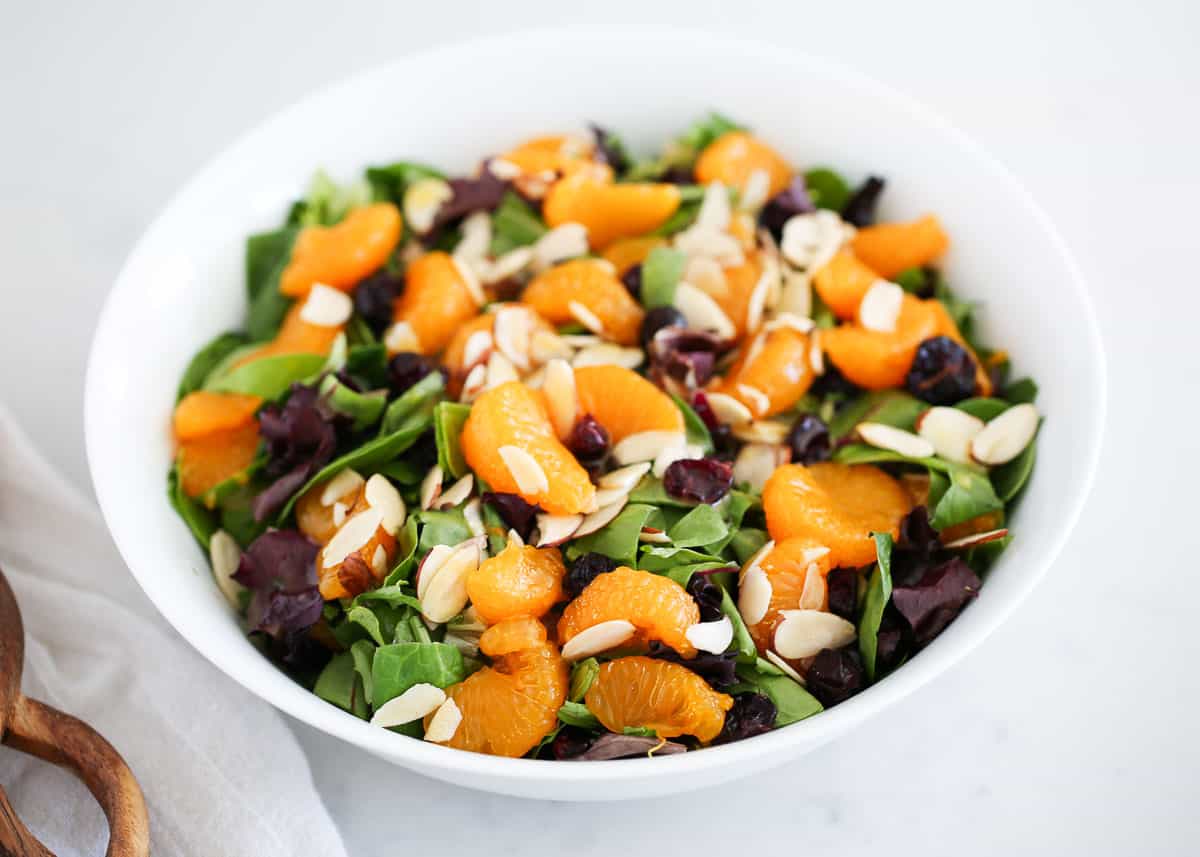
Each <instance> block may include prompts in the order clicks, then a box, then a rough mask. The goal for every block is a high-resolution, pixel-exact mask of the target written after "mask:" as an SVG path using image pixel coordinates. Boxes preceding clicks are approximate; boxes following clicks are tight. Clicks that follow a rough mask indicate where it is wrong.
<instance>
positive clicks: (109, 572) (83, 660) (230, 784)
mask: <svg viewBox="0 0 1200 857" xmlns="http://www.w3.org/2000/svg"><path fill="white" fill-rule="evenodd" d="M163 502H164V503H165V502H166V498H165V494H164V498H163ZM0 565H2V566H3V568H4V571H5V574H6V575H7V576H8V579H9V581H10V582H11V583H12V586H13V589H14V590H15V591H16V595H17V601H18V603H19V604H20V606H21V612H22V615H23V617H24V621H25V632H26V646H25V672H24V681H23V690H24V692H25V693H26V694H27V695H29V696H33V697H36V698H38V699H41V700H43V701H45V702H47V703H49V704H50V705H53V706H55V707H56V708H61V709H62V710H63V711H67V712H70V713H71V714H74V715H76V716H77V717H80V718H82V719H83V720H85V721H87V722H88V723H90V724H91V725H92V726H94V727H95V728H96V729H98V730H99V731H100V732H101V733H102V734H104V736H105V737H106V738H108V739H109V741H111V742H112V743H113V744H114V745H115V746H116V748H117V749H118V750H119V751H120V752H121V754H122V755H123V756H124V757H125V760H126V761H127V762H128V763H129V765H130V767H132V768H133V772H134V774H135V775H136V776H137V778H138V780H139V781H140V782H141V785H142V789H143V790H144V792H145V794H146V801H147V804H148V805H149V809H150V825H151V839H152V853H153V854H154V855H156V857H166V855H171V857H174V855H197V857H199V855H204V857H212V855H222V857H242V855H245V857H268V855H289V856H290V855H300V854H319V855H322V857H338V856H339V855H345V853H346V851H345V848H344V847H343V845H342V841H341V838H340V836H339V835H338V832H337V829H336V828H335V827H334V825H333V822H332V820H331V819H330V818H329V814H328V813H327V812H326V810H325V807H324V806H323V805H322V803H321V799H320V797H319V796H318V795H317V793H316V791H315V789H314V788H313V782H312V776H311V774H310V772H309V769H308V763H307V761H306V760H305V758H304V755H303V754H302V752H301V750H300V747H299V745H298V744H297V742H296V739H295V737H294V736H293V734H292V732H291V730H289V729H288V728H287V726H286V725H285V724H284V722H283V719H282V717H281V716H280V715H279V714H278V713H277V712H276V711H274V710H273V709H272V708H270V706H268V705H267V704H266V703H265V702H263V701H261V700H259V699H257V698H256V697H254V696H252V695H251V694H250V693H248V692H247V691H245V690H244V689H243V688H241V687H240V686H239V685H237V684H236V683H235V682H233V681H232V680H231V679H229V678H227V677H226V676H224V675H223V674H221V673H220V672H219V671H218V670H217V669H216V668H215V667H213V666H212V665H211V664H209V663H208V661H206V660H204V659H203V658H202V657H201V656H200V655H199V654H197V653H196V652H195V651H193V650H192V648H191V647H190V646H189V645H188V644H187V643H186V642H184V640H183V639H182V638H181V637H179V636H178V635H177V634H176V633H175V632H174V631H173V630H172V629H171V628H170V627H169V626H168V625H167V624H166V622H165V621H164V620H163V619H162V618H160V617H159V615H158V614H157V612H156V611H155V609H154V607H153V605H151V604H150V602H149V601H148V600H147V599H146V597H145V596H144V595H143V594H142V591H141V590H140V589H139V588H138V586H137V583H136V582H135V581H134V579H133V577H132V576H131V575H130V574H129V572H128V570H127V569H126V568H125V565H124V563H123V562H122V561H121V558H120V556H119V555H118V553H117V550H116V547H115V546H114V545H113V543H112V541H111V539H110V538H109V536H108V532H107V530H106V529H105V527H104V523H103V521H102V520H101V517H100V513H99V510H98V509H97V508H96V507H95V506H94V505H93V504H92V502H91V501H89V500H87V499H85V498H84V497H83V496H82V495H81V494H80V493H79V492H78V491H77V490H75V489H74V488H73V487H72V486H70V485H69V484H67V483H66V482H65V481H64V480H63V479H62V478H61V477H59V475H58V474H57V473H55V472H54V470H53V469H52V468H51V467H50V465H49V464H48V463H47V462H46V461H45V460H44V459H43V458H42V457H41V456H40V455H38V453H37V452H36V450H35V449H34V448H33V446H32V445H31V444H30V442H29V440H28V439H27V438H26V437H25V436H24V435H23V434H21V432H20V431H19V430H18V428H17V426H16V424H15V422H14V421H13V419H12V418H11V416H10V415H8V413H7V412H6V411H5V410H4V408H3V407H2V406H0ZM0 786H3V788H4V790H5V791H6V792H8V795H9V798H10V799H11V801H12V803H13V805H14V806H15V808H16V810H17V812H18V814H19V815H20V816H21V818H22V819H23V820H24V821H25V823H26V825H27V826H28V827H29V828H30V829H31V830H32V831H33V832H34V833H35V834H36V835H37V836H38V837H39V838H40V839H41V840H42V841H43V842H44V843H45V844H46V846H47V847H49V848H50V849H51V850H52V851H54V852H55V853H56V854H59V855H61V856H62V857H68V855H98V854H103V853H104V849H105V847H106V844H107V841H108V833H107V827H106V825H105V822H104V816H103V814H102V813H101V812H100V810H99V808H98V807H97V806H96V804H95V803H94V802H93V801H92V798H91V796H90V795H89V794H88V792H87V791H86V789H84V787H83V786H82V785H80V784H79V783H77V782H76V781H75V780H74V779H73V778H72V777H71V776H70V775H69V774H67V773H66V772H64V771H61V770H59V769H57V768H55V767H53V766H51V765H48V764H46V763H44V762H40V761H37V760H33V759H30V758H29V757H27V756H25V755H23V754H20V753H17V752H15V751H13V750H11V749H9V748H4V747H0Z"/></svg>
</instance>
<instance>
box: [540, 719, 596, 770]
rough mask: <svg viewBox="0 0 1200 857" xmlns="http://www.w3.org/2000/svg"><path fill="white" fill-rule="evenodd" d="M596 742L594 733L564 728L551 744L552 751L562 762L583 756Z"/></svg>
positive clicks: (575, 728)
mask: <svg viewBox="0 0 1200 857" xmlns="http://www.w3.org/2000/svg"><path fill="white" fill-rule="evenodd" d="M594 740H595V738H594V736H593V735H592V733H590V732H588V731H587V730H586V729H580V728H578V727H576V726H564V727H563V728H562V729H561V730H560V731H559V733H558V734H557V735H555V736H554V740H553V741H552V742H551V744H550V751H551V752H552V753H553V754H554V758H555V759H558V760H559V761H560V762H561V761H565V760H567V759H574V758H576V757H578V756H582V755H583V754H584V753H586V752H587V751H588V748H589V747H591V746H592V742H593V741H594Z"/></svg>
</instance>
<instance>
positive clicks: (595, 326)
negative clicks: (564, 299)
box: [567, 301, 604, 336]
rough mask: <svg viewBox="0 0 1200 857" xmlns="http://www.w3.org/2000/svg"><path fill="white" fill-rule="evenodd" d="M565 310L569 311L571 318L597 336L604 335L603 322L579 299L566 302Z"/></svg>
mask: <svg viewBox="0 0 1200 857" xmlns="http://www.w3.org/2000/svg"><path fill="white" fill-rule="evenodd" d="M567 311H568V312H570V313H571V318H573V319H575V320H576V321H577V322H579V323H580V324H582V325H583V326H584V327H586V328H587V329H588V330H590V331H591V332H592V333H594V334H596V335H597V336H603V335H604V322H602V321H601V320H600V319H599V318H598V317H597V316H596V314H595V313H594V312H592V311H591V310H590V309H588V308H587V307H586V306H584V305H583V304H581V303H580V302H579V301H569V302H568V303H567Z"/></svg>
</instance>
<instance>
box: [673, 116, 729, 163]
mask: <svg viewBox="0 0 1200 857" xmlns="http://www.w3.org/2000/svg"><path fill="white" fill-rule="evenodd" d="M744 130H746V128H745V126H744V125H740V124H738V123H737V122H735V121H734V120H732V119H730V118H729V117H728V116H722V115H721V114H720V113H717V112H715V111H713V112H710V113H709V114H708V115H707V116H704V117H702V118H701V119H698V120H697V121H696V122H694V123H693V124H692V126H691V127H690V128H688V129H687V130H686V131H684V132H683V134H682V135H681V136H680V137H679V139H678V140H677V141H676V142H677V143H678V144H681V145H683V146H686V147H687V148H689V149H692V150H693V151H694V152H695V153H696V154H699V153H700V152H703V151H704V150H705V149H707V148H708V147H709V146H711V145H712V144H713V143H715V142H716V141H717V138H718V137H723V136H724V135H726V134H728V133H729V132H730V131H744Z"/></svg>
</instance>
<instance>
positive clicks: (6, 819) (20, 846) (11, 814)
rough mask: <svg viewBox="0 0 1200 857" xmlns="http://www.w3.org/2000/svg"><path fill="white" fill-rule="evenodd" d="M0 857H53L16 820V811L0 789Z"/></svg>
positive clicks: (17, 819)
mask: <svg viewBox="0 0 1200 857" xmlns="http://www.w3.org/2000/svg"><path fill="white" fill-rule="evenodd" d="M0 855H2V857H54V855H53V854H52V853H50V851H49V850H48V849H47V848H46V846H45V845H43V844H42V843H40V842H38V841H37V840H36V839H34V838H33V834H32V833H30V832H29V828H27V827H26V826H25V825H23V824H22V823H21V819H19V818H17V813H16V811H15V810H14V809H13V808H12V804H10V803H9V802H8V795H6V794H5V793H4V789H0Z"/></svg>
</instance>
